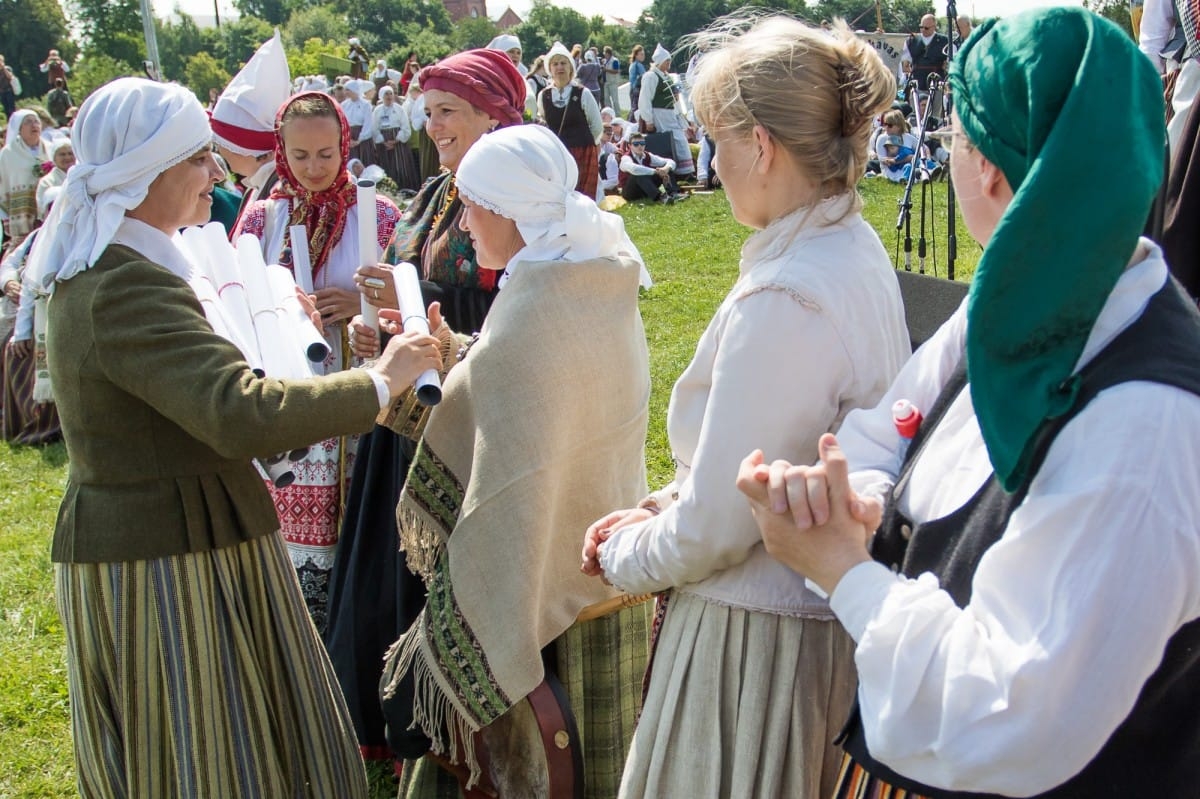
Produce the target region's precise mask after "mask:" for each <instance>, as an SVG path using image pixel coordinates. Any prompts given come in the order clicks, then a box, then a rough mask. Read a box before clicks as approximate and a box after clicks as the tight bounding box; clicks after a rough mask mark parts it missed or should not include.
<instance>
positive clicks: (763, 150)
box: [754, 125, 778, 175]
mask: <svg viewBox="0 0 1200 799" xmlns="http://www.w3.org/2000/svg"><path fill="white" fill-rule="evenodd" d="M754 143H755V144H757V145H758V152H759V156H758V159H757V160H756V161H755V163H754V168H755V170H756V171H757V172H758V173H759V174H760V175H765V174H767V173H768V172H770V171H771V165H772V164H773V163H774V162H775V158H776V156H777V155H778V153H777V152H776V146H775V140H774V139H772V138H771V134H770V133H769V132H767V129H766V128H764V127H763V126H762V125H755V126H754Z"/></svg>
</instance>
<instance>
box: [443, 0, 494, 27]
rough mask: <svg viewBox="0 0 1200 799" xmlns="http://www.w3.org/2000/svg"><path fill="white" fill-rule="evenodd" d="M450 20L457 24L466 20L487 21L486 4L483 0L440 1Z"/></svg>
mask: <svg viewBox="0 0 1200 799" xmlns="http://www.w3.org/2000/svg"><path fill="white" fill-rule="evenodd" d="M442 4H443V5H444V6H446V13H448V14H449V15H450V19H452V20H453V21H455V22H458V21H459V20H462V19H467V18H472V19H474V18H483V19H487V2H486V1H485V0H442Z"/></svg>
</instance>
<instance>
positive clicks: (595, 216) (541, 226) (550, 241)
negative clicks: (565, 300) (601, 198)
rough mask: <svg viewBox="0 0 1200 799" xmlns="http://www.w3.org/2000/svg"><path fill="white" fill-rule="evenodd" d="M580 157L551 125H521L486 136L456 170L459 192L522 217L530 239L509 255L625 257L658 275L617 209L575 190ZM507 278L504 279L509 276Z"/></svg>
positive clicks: (521, 257)
mask: <svg viewBox="0 0 1200 799" xmlns="http://www.w3.org/2000/svg"><path fill="white" fill-rule="evenodd" d="M578 178H579V168H578V167H577V166H576V165H575V158H574V157H573V156H572V155H571V153H570V152H568V151H567V148H566V147H565V146H564V145H563V143H562V142H561V141H559V138H558V136H556V135H555V134H554V132H553V131H551V130H550V129H549V128H546V127H543V126H541V125H513V126H511V127H507V128H500V129H499V130H494V131H492V132H491V133H489V134H487V135H485V136H483V137H481V138H480V139H479V141H477V142H475V144H474V145H472V146H471V149H470V150H468V151H467V154H466V155H465V156H463V160H462V163H461V164H459V166H458V171H457V172H456V173H455V182H456V183H457V184H458V190H459V192H460V193H461V194H462V195H463V196H465V197H466V198H467V199H468V200H470V201H471V202H472V203H474V204H475V205H478V206H481V207H483V208H486V209H487V210H489V211H492V212H493V213H497V214H499V215H500V216H503V217H506V218H508V219H511V220H513V221H514V222H516V223H517V230H518V231H519V232H520V234H521V238H523V239H524V240H525V246H524V247H523V248H521V250H520V251H519V252H518V253H517V254H516V255H514V256H513V258H512V260H510V261H509V269H506V270H505V272H506V273H507V272H508V271H509V270H510V269H511V268H512V267H513V266H515V265H516V264H518V263H520V262H522V261H559V260H561V261H587V260H591V259H593V258H611V257H615V256H625V257H627V258H632V259H634V260H635V261H637V262H638V264H639V265H641V270H642V285H644V286H647V287H648V286H649V282H650V275H649V274H648V273H647V272H646V267H645V264H644V262H643V261H642V256H641V254H640V253H639V252H638V250H637V247H635V246H634V244H633V242H632V241H630V240H629V236H627V235H626V234H625V223H624V222H623V221H622V220H621V217H619V216H617V215H616V214H610V213H608V212H607V211H601V210H600V209H599V208H598V207H597V206H596V203H595V202H594V201H593V200H592V199H591V198H589V197H584V196H583V195H582V194H580V193H579V192H577V191H575V183H576V181H577V180H578ZM501 285H503V282H502V283H501Z"/></svg>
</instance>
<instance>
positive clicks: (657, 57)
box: [650, 42, 671, 67]
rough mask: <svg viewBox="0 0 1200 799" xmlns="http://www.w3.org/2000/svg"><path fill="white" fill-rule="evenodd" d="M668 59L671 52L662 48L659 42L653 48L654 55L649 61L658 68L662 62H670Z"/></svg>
mask: <svg viewBox="0 0 1200 799" xmlns="http://www.w3.org/2000/svg"><path fill="white" fill-rule="evenodd" d="M670 58H671V51H670V50H668V49H667V48H665V47H663V46H662V43H661V42H660V43H659V45H658V46H657V47H655V48H654V55H653V56H651V57H650V60H651V62H652V63H653V64H654V66H656V67H657V66H660V65H661V64H662V62H664V61H667V60H670Z"/></svg>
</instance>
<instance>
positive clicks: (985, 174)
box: [976, 151, 1013, 205]
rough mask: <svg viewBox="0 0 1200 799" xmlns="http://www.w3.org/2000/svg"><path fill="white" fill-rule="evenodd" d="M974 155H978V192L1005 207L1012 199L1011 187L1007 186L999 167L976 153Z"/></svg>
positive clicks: (1006, 179)
mask: <svg viewBox="0 0 1200 799" xmlns="http://www.w3.org/2000/svg"><path fill="white" fill-rule="evenodd" d="M976 153H977V154H978V155H979V188H980V191H981V192H982V194H983V196H984V197H987V198H988V199H990V200H993V201H997V202H1002V203H1004V204H1005V205H1007V204H1008V202H1009V201H1011V200H1012V197H1013V191H1012V187H1011V186H1009V185H1008V178H1007V177H1005V176H1004V172H1003V171H1002V170H1001V169H1000V167H998V166H996V165H995V164H993V163H992V162H991V161H989V160H988V159H986V158H984V157H983V155H982V154H981V153H978V151H976Z"/></svg>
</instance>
